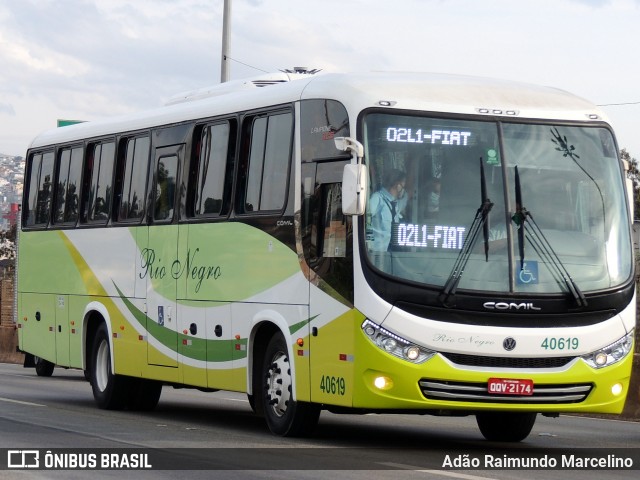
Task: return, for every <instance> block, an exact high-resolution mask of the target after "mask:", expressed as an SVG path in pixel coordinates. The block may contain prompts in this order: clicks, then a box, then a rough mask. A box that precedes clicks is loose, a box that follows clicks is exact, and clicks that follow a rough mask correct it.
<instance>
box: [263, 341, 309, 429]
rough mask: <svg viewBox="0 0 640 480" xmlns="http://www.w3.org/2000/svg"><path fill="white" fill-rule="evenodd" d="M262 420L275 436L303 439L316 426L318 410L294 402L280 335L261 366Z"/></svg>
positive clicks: (270, 345) (284, 347) (270, 347)
mask: <svg viewBox="0 0 640 480" xmlns="http://www.w3.org/2000/svg"><path fill="white" fill-rule="evenodd" d="M262 378H263V382H264V383H263V393H262V394H263V399H264V400H263V401H264V416H265V419H266V421H267V425H268V427H269V430H271V432H272V433H274V434H276V435H282V436H289V437H295V436H304V435H308V434H310V433H311V432H312V431H313V429H314V428H315V427H316V425H317V424H318V418H319V417H320V406H319V405H315V404H312V403H303V402H295V401H294V400H293V397H292V392H291V391H292V388H293V379H292V377H291V368H290V365H289V354H288V352H287V344H286V342H285V340H284V337H283V336H282V334H280V333H278V334H276V335H274V336H273V337H272V338H271V340H270V341H269V344H268V345H267V349H266V352H265V357H264V362H263V365H262Z"/></svg>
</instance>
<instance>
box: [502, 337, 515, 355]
mask: <svg viewBox="0 0 640 480" xmlns="http://www.w3.org/2000/svg"><path fill="white" fill-rule="evenodd" d="M502 346H503V347H504V349H505V350H506V351H507V352H510V351H511V350H513V349H514V348H516V339H515V338H513V337H507V338H505V339H504V341H503V342H502Z"/></svg>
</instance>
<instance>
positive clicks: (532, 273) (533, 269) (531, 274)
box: [516, 260, 538, 285]
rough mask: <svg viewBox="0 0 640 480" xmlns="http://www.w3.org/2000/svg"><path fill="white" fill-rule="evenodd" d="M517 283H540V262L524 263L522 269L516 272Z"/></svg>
mask: <svg viewBox="0 0 640 480" xmlns="http://www.w3.org/2000/svg"><path fill="white" fill-rule="evenodd" d="M516 283H517V284H518V285H534V284H537V283H538V262H535V261H531V260H530V261H528V262H524V264H523V265H522V268H521V269H520V268H519V269H518V270H517V272H516Z"/></svg>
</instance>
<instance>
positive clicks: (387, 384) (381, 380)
mask: <svg viewBox="0 0 640 480" xmlns="http://www.w3.org/2000/svg"><path fill="white" fill-rule="evenodd" d="M373 384H374V385H375V387H376V388H377V389H378V390H389V389H390V388H391V387H393V380H391V379H390V378H389V377H376V378H375V380H374V381H373Z"/></svg>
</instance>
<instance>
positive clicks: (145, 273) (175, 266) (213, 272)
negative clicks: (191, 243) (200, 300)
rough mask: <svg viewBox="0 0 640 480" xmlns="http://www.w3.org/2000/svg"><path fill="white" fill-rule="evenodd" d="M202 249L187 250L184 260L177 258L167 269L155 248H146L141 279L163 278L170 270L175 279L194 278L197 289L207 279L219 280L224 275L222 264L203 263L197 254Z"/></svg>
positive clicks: (142, 259)
mask: <svg viewBox="0 0 640 480" xmlns="http://www.w3.org/2000/svg"><path fill="white" fill-rule="evenodd" d="M199 251H200V249H199V248H196V249H195V250H194V251H193V253H192V252H191V250H189V251H187V255H186V258H184V259H183V260H181V259H179V258H176V259H175V260H173V261H172V262H171V266H170V267H169V268H168V269H167V265H166V264H165V263H164V262H163V261H162V259H160V258H157V256H156V252H155V250H154V249H153V248H144V249H143V250H142V251H141V252H140V267H141V268H142V271H141V272H140V274H139V276H140V279H144V278H146V277H149V278H150V279H152V280H162V279H164V278H165V277H166V276H167V272H168V271H169V272H170V274H171V277H172V278H173V279H174V280H178V279H180V278H182V277H183V276H185V275H186V276H187V277H188V278H191V279H192V280H196V281H197V282H196V285H195V291H196V293H197V292H199V291H200V287H201V286H202V282H204V281H205V280H218V279H219V278H220V277H221V276H222V269H221V267H220V265H202V264H198V262H197V261H196V256H197V255H198V252H199Z"/></svg>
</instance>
